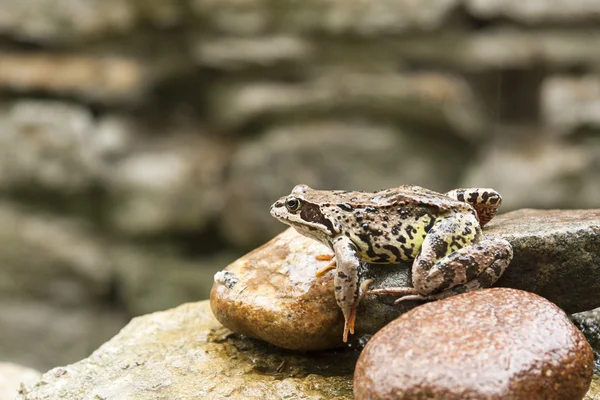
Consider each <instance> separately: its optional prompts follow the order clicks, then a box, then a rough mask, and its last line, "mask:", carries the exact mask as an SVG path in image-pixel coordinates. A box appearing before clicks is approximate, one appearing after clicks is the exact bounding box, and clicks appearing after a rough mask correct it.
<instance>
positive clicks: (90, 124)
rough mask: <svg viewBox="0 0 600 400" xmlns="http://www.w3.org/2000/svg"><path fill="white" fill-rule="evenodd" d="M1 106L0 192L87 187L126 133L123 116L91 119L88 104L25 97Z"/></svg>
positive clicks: (67, 193) (68, 194)
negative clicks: (27, 98)
mask: <svg viewBox="0 0 600 400" xmlns="http://www.w3.org/2000/svg"><path fill="white" fill-rule="evenodd" d="M2 106H4V107H0V191H2V192H20V193H28V194H30V193H36V192H52V193H55V194H60V195H62V196H63V197H64V198H65V199H72V198H73V197H74V196H73V195H75V194H76V195H81V194H83V193H86V192H89V191H90V190H91V189H92V188H93V187H95V186H96V185H99V184H100V182H101V180H102V177H103V175H104V174H105V173H106V169H107V167H108V162H107V161H108V160H109V159H111V157H113V156H114V154H115V153H118V152H123V151H124V149H123V148H120V147H126V146H127V145H128V142H129V136H131V132H130V130H129V127H128V125H127V123H126V122H125V121H124V120H122V119H120V118H118V117H116V116H115V117H111V116H108V117H105V118H102V119H99V120H96V119H94V117H93V116H92V113H91V112H90V111H89V109H87V108H86V107H82V106H80V105H77V104H73V103H66V102H59V101H41V100H39V101H36V100H24V101H19V102H16V103H14V104H11V105H5V104H2ZM88 201H90V199H88Z"/></svg>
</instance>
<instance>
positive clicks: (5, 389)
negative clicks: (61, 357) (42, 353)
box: [0, 362, 41, 400]
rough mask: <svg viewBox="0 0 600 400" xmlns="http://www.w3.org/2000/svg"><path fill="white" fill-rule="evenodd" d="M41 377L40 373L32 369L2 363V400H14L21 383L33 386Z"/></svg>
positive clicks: (0, 393) (0, 392)
mask: <svg viewBox="0 0 600 400" xmlns="http://www.w3.org/2000/svg"><path fill="white" fill-rule="evenodd" d="M40 375H41V373H40V372H38V371H36V370H34V369H31V368H27V367H23V366H21V365H17V364H11V363H7V362H0V399H6V400H11V399H14V398H15V396H16V395H17V392H18V390H19V388H20V387H21V383H23V384H26V385H32V384H34V383H35V382H36V381H37V380H38V379H39V377H40Z"/></svg>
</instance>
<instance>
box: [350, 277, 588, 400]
mask: <svg viewBox="0 0 600 400" xmlns="http://www.w3.org/2000/svg"><path fill="white" fill-rule="evenodd" d="M592 374H593V357H592V349H591V347H590V345H589V344H588V343H587V342H586V340H585V337H584V336H583V334H582V333H581V332H580V331H579V330H578V329H577V328H576V327H575V326H574V325H573V324H572V323H571V322H570V321H569V319H568V318H567V315H566V314H565V313H564V312H563V311H562V310H560V309H559V308H558V307H556V306H555V305H554V304H552V303H550V302H549V301H547V300H545V299H543V298H542V297H539V296H536V295H534V294H532V293H528V292H523V291H519V290H513V289H505V288H494V289H487V290H480V291H476V292H471V293H465V294H461V295H458V296H454V297H450V298H448V299H445V300H442V301H438V302H432V303H429V304H426V305H423V306H421V307H417V308H416V309H414V310H412V311H409V312H408V313H406V314H404V315H402V316H401V317H400V318H398V319H396V320H395V321H393V322H392V323H390V324H389V325H387V326H386V327H385V328H383V329H382V330H381V331H379V332H377V334H375V336H373V338H372V339H371V340H370V341H369V343H368V344H367V346H366V347H365V349H364V350H363V352H362V353H361V355H360V358H359V360H358V363H357V364H356V370H355V372H354V394H355V398H356V399H359V400H360V399H373V400H375V399H392V398H393V399H421V398H440V399H441V398H443V399H448V400H451V399H488V400H492V399H527V400H530V399H531V400H535V399H540V400H541V399H546V400H563V399H573V400H575V399H581V398H583V396H584V395H585V393H586V391H587V390H588V387H589V385H590V382H591V379H592Z"/></svg>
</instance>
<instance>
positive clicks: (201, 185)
mask: <svg viewBox="0 0 600 400" xmlns="http://www.w3.org/2000/svg"><path fill="white" fill-rule="evenodd" d="M177 133H178V134H176V135H173V136H172V137H169V138H166V139H156V140H153V141H143V140H139V141H138V143H137V144H136V145H134V146H133V148H132V149H131V150H130V151H129V152H128V154H126V155H124V156H123V157H121V159H120V160H119V161H117V162H114V163H113V165H111V167H110V169H108V171H109V173H107V174H106V175H105V176H104V182H103V184H104V185H106V187H107V191H108V194H109V199H110V200H109V201H110V215H109V216H108V219H109V224H110V225H111V226H112V227H113V228H114V229H115V230H117V231H121V232H124V233H127V234H129V235H138V236H139V235H153V234H154V235H155V234H160V233H164V232H168V231H183V232H193V231H200V230H201V229H202V228H204V226H205V225H206V224H207V223H208V222H209V221H210V220H211V218H212V217H213V216H214V215H216V214H218V213H219V212H220V211H221V206H222V203H223V200H222V195H223V193H222V181H223V173H224V168H225V165H226V162H227V161H228V158H227V156H228V154H229V151H228V150H227V147H226V146H223V145H222V144H221V143H220V142H218V141H215V140H210V139H205V138H203V137H202V136H199V135H197V136H196V135H191V134H189V133H188V132H181V131H177Z"/></svg>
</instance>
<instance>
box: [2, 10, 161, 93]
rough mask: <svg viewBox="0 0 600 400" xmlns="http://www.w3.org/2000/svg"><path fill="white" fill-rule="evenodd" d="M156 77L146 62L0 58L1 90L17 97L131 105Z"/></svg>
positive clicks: (28, 56) (34, 56)
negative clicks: (33, 95) (42, 95)
mask: <svg viewBox="0 0 600 400" xmlns="http://www.w3.org/2000/svg"><path fill="white" fill-rule="evenodd" d="M0 18H1V17H0ZM153 75H154V73H153V71H151V69H150V67H149V66H148V62H147V61H146V62H143V61H142V60H136V59H134V58H125V57H118V56H104V57H93V56H89V55H57V54H53V53H47V52H39V53H9V54H2V57H1V58H0V88H2V89H3V90H10V91H13V92H17V93H28V92H34V93H50V94H53V95H58V96H75V97H78V98H83V99H85V100H91V101H100V102H132V101H134V100H136V99H139V98H140V96H141V95H142V94H144V92H145V91H146V89H147V88H148V87H149V86H150V84H151V83H152V81H151V79H150V78H152V77H153Z"/></svg>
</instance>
